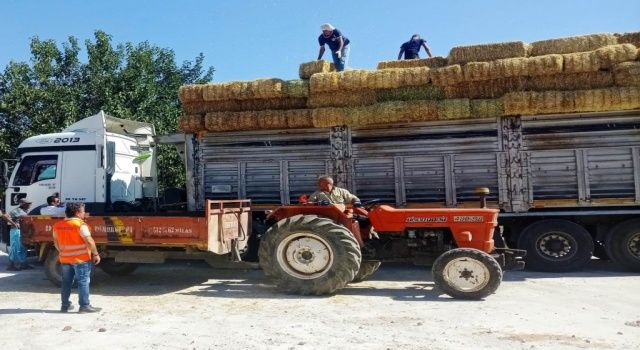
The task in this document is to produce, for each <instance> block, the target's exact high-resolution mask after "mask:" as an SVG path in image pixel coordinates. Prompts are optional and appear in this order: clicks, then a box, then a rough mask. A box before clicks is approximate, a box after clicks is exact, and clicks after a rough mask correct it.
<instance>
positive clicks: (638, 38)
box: [615, 32, 640, 48]
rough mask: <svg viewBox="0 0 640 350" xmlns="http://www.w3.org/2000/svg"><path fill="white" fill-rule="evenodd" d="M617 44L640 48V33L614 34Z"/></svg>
mask: <svg viewBox="0 0 640 350" xmlns="http://www.w3.org/2000/svg"><path fill="white" fill-rule="evenodd" d="M615 36H616V37H617V38H618V44H633V45H635V46H636V47H637V48H640V32H633V33H620V34H615Z"/></svg>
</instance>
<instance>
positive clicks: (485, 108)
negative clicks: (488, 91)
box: [470, 99, 504, 118]
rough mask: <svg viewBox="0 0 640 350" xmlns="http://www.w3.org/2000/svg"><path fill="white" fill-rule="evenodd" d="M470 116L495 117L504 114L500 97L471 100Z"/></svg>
mask: <svg viewBox="0 0 640 350" xmlns="http://www.w3.org/2000/svg"><path fill="white" fill-rule="evenodd" d="M470 105H471V116H472V117H474V118H495V117H500V116H503V115H504V104H503V103H502V100H500V99H481V100H471V101H470Z"/></svg>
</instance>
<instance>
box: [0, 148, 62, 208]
mask: <svg viewBox="0 0 640 350" xmlns="http://www.w3.org/2000/svg"><path fill="white" fill-rule="evenodd" d="M61 158H62V155H61V153H49V154H34V155H26V156H24V157H22V160H21V161H20V163H19V164H18V165H17V166H16V169H15V171H14V173H13V177H12V179H11V182H10V184H9V188H7V192H6V201H7V210H11V209H13V208H15V207H16V206H18V201H19V200H20V198H27V199H29V200H30V201H32V202H33V207H32V208H33V209H36V208H38V207H39V206H42V205H45V204H46V202H47V197H48V196H51V195H53V194H54V193H56V192H59V191H60V178H61V174H60V166H59V165H60V164H61Z"/></svg>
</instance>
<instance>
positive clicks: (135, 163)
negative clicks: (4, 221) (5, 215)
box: [5, 111, 158, 214]
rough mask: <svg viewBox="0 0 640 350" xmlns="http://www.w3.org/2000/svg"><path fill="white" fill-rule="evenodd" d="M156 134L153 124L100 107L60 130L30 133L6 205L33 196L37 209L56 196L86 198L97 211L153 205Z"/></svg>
mask: <svg viewBox="0 0 640 350" xmlns="http://www.w3.org/2000/svg"><path fill="white" fill-rule="evenodd" d="M154 136H155V129H154V127H153V125H152V124H148V123H142V122H136V121H131V120H125V119H119V118H115V117H111V116H109V115H107V114H105V113H104V112H103V111H100V112H99V113H98V114H96V115H93V116H91V117H88V118H85V119H83V120H80V121H78V122H77V123H74V124H72V125H70V126H69V127H67V128H65V129H64V130H62V131H61V132H60V133H55V134H45V135H38V136H33V137H30V138H28V139H26V140H24V141H23V142H22V143H21V144H20V146H19V147H18V149H17V151H16V156H17V158H18V159H17V163H16V165H15V167H14V169H13V172H12V174H11V177H10V179H9V183H8V184H7V190H6V194H5V196H6V198H5V203H6V208H5V209H6V210H7V211H9V210H12V209H13V208H15V207H16V206H17V205H18V201H19V200H20V198H27V199H29V200H30V201H32V202H33V206H32V212H33V210H34V209H37V208H39V207H41V206H45V205H46V198H47V197H48V196H51V195H56V194H57V195H58V196H59V197H60V201H61V202H63V203H64V202H74V201H78V202H84V203H85V204H86V205H87V207H88V208H87V210H88V211H91V212H92V213H96V214H99V213H102V212H104V211H105V210H107V209H108V208H111V207H115V206H120V207H119V208H120V209H122V208H123V207H125V208H126V207H131V208H136V207H140V206H143V205H153V203H155V202H154V201H155V199H156V198H157V189H158V186H157V170H156V152H155V142H154ZM36 214H37V212H36Z"/></svg>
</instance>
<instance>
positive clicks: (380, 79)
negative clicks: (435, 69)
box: [363, 67, 430, 90]
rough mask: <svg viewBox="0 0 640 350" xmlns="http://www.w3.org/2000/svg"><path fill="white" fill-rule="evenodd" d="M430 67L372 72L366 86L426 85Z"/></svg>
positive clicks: (370, 87) (388, 87)
mask: <svg viewBox="0 0 640 350" xmlns="http://www.w3.org/2000/svg"><path fill="white" fill-rule="evenodd" d="M429 72H430V69H429V68H427V67H414V68H390V69H380V70H375V71H372V72H370V74H369V75H368V79H367V81H366V84H365V86H363V88H367V89H372V90H373V89H394V88H399V87H401V86H415V85H426V84H427V83H429Z"/></svg>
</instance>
